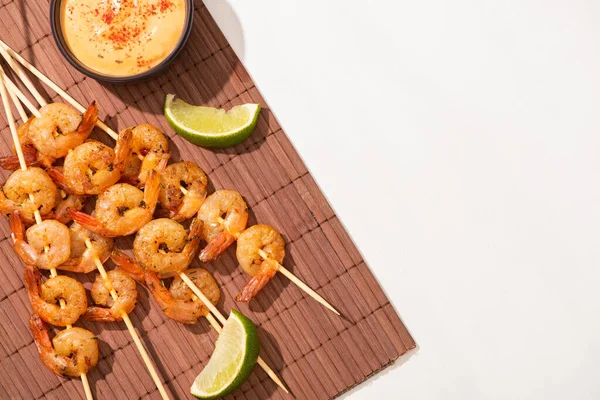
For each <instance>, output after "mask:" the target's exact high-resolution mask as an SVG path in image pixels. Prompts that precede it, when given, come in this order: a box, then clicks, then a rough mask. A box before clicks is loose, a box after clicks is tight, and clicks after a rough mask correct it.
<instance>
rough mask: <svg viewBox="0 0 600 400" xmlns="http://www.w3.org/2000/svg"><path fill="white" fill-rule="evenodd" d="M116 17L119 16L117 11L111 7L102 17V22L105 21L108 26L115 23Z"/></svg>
mask: <svg viewBox="0 0 600 400" xmlns="http://www.w3.org/2000/svg"><path fill="white" fill-rule="evenodd" d="M96 11H98V10H96ZM96 15H97V14H96ZM116 16H117V11H116V10H115V8H114V7H110V8H109V9H108V10H106V12H105V13H104V14H103V15H102V21H104V22H105V23H106V24H110V23H111V22H112V21H113V19H115V17H116Z"/></svg>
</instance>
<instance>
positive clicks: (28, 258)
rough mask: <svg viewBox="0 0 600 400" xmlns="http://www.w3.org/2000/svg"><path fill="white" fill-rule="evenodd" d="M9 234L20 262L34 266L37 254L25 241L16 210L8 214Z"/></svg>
mask: <svg viewBox="0 0 600 400" xmlns="http://www.w3.org/2000/svg"><path fill="white" fill-rule="evenodd" d="M10 234H11V236H12V240H13V248H14V249H15V253H17V255H18V256H19V258H20V259H21V261H23V262H24V263H25V264H27V265H35V264H36V261H37V259H38V254H37V253H36V252H35V250H34V249H33V247H31V246H30V245H29V244H28V243H27V242H26V241H25V224H23V220H22V219H21V214H20V213H19V211H18V210H15V211H13V212H12V213H11V214H10Z"/></svg>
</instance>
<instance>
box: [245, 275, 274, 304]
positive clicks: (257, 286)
mask: <svg viewBox="0 0 600 400" xmlns="http://www.w3.org/2000/svg"><path fill="white" fill-rule="evenodd" d="M276 273H277V270H276V269H268V270H266V271H265V272H261V273H260V274H258V275H256V276H253V277H252V279H250V280H249V281H248V283H247V284H246V286H244V288H243V289H242V291H241V292H240V293H239V294H238V295H237V296H236V297H235V301H239V302H241V303H247V302H249V301H250V300H251V299H252V298H253V297H255V296H256V295H257V294H258V292H260V291H261V289H262V288H264V287H265V285H266V284H267V282H269V281H270V280H271V278H273V276H275V274H276Z"/></svg>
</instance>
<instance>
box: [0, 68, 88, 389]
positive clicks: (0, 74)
mask: <svg viewBox="0 0 600 400" xmlns="http://www.w3.org/2000/svg"><path fill="white" fill-rule="evenodd" d="M5 78H6V75H5V74H4V70H2V69H0V95H1V96H2V104H3V106H4V111H5V113H6V118H7V119H8V126H9V127H10V134H11V136H12V139H13V141H14V144H15V150H16V152H17V157H18V158H19V164H20V166H21V169H22V170H23V171H26V170H27V164H26V163H25V157H24V156H23V149H22V148H21V143H20V141H19V135H18V134H17V127H16V126H15V121H14V119H13V115H12V111H11V109H10V104H9V103H8V91H7V89H6V85H5V84H4V81H5ZM11 98H12V99H13V100H14V99H15V97H14V96H13V95H11ZM17 108H18V107H17ZM29 198H30V199H31V201H32V202H33V201H34V198H33V194H31V193H30V194H29ZM34 215H35V222H36V223H37V224H39V223H41V222H42V217H41V215H40V212H39V211H38V210H36V211H35V213H34ZM44 251H46V252H48V247H47V246H46V247H44ZM50 274H51V275H52V276H56V275H57V273H56V269H54V268H53V269H52V270H50ZM60 307H61V308H65V301H64V299H60ZM71 328H72V326H71V325H67V329H71ZM80 378H81V384H82V385H83V391H84V392H85V397H86V398H87V399H88V400H93V396H92V390H91V388H90V383H89V381H88V380H87V375H86V374H85V373H83V372H82V373H81V374H80Z"/></svg>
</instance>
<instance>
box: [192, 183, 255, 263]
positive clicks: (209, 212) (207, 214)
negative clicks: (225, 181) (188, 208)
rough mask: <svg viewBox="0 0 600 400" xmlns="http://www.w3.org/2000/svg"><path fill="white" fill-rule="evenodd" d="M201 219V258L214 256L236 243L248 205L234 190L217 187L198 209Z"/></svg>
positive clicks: (201, 259) (203, 259)
mask: <svg viewBox="0 0 600 400" xmlns="http://www.w3.org/2000/svg"><path fill="white" fill-rule="evenodd" d="M198 220H200V221H202V222H203V224H204V225H203V229H202V237H203V239H204V240H205V241H206V243H207V245H206V247H205V248H204V249H203V250H202V252H201V253H200V261H202V262H209V261H212V260H214V259H215V258H217V257H218V256H219V255H220V254H221V253H223V252H224V251H225V250H227V248H228V247H229V246H230V245H231V244H232V243H233V242H235V240H236V238H237V237H238V236H239V235H240V234H241V233H242V231H243V230H244V229H245V228H246V224H247V223H248V206H247V205H246V202H245V201H244V199H243V198H242V196H241V195H240V194H239V193H238V192H236V191H234V190H217V191H216V192H214V193H213V194H211V195H210V196H208V197H207V198H206V200H205V201H204V203H203V204H202V206H200V210H199V211H198Z"/></svg>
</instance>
